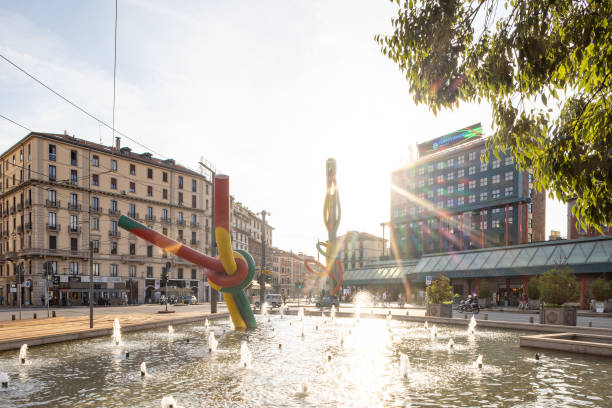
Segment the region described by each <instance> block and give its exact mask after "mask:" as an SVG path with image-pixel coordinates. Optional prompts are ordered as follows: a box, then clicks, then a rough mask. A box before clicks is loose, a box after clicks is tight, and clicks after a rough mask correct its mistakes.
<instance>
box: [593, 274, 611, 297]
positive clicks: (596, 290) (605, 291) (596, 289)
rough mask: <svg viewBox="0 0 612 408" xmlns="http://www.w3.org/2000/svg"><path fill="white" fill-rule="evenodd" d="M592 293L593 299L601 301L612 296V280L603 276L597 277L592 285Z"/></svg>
mask: <svg viewBox="0 0 612 408" xmlns="http://www.w3.org/2000/svg"><path fill="white" fill-rule="evenodd" d="M591 295H592V296H593V299H595V300H597V301H599V302H603V301H604V300H608V299H610V298H612V287H611V286H610V282H608V281H607V280H605V279H603V278H597V279H595V282H593V284H592V285H591Z"/></svg>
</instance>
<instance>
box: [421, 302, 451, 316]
mask: <svg viewBox="0 0 612 408" xmlns="http://www.w3.org/2000/svg"><path fill="white" fill-rule="evenodd" d="M425 316H431V317H453V305H452V304H450V303H449V304H440V303H437V304H433V303H428V304H427V310H426V311H425Z"/></svg>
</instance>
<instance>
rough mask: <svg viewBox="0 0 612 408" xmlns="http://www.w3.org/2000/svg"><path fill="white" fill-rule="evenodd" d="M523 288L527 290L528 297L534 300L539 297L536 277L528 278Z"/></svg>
mask: <svg viewBox="0 0 612 408" xmlns="http://www.w3.org/2000/svg"><path fill="white" fill-rule="evenodd" d="M525 290H526V291H527V298H528V299H534V300H535V299H539V298H540V288H539V286H538V278H535V277H534V278H531V279H529V281H528V282H527V285H526V287H525Z"/></svg>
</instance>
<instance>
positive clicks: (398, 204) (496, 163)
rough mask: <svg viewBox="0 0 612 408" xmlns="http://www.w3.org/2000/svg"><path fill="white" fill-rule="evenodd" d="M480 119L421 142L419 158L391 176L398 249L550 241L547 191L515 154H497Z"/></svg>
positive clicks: (406, 255)
mask: <svg viewBox="0 0 612 408" xmlns="http://www.w3.org/2000/svg"><path fill="white" fill-rule="evenodd" d="M485 143H486V139H485V138H484V137H483V134H482V126H481V125H480V124H475V125H472V126H468V127H466V128H463V129H461V130H458V131H455V132H452V133H449V134H447V135H444V136H441V137H438V138H436V139H433V140H430V141H428V142H425V143H422V144H419V145H418V154H419V157H418V159H417V160H415V161H412V162H411V163H409V164H408V165H407V166H405V167H402V168H401V169H398V170H396V171H394V172H392V174H391V183H392V189H391V221H390V223H389V226H390V230H391V234H390V236H391V252H392V253H391V255H392V256H394V257H395V258H400V259H414V258H419V257H421V256H423V255H426V254H432V253H441V252H452V251H462V250H470V249H479V248H488V247H496V246H508V245H516V244H523V243H528V242H535V241H544V240H545V239H546V238H545V231H544V227H545V225H544V223H545V218H546V217H545V213H546V195H545V192H538V191H536V190H535V189H534V186H533V180H532V175H531V172H529V171H523V170H519V169H518V168H517V166H516V165H515V163H514V161H513V159H512V156H510V155H509V154H500V155H499V157H496V156H495V155H493V154H491V155H490V159H489V161H488V162H485V161H483V160H482V157H483V155H484V154H485V153H486V145H485Z"/></svg>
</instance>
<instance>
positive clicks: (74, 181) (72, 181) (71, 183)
mask: <svg viewBox="0 0 612 408" xmlns="http://www.w3.org/2000/svg"><path fill="white" fill-rule="evenodd" d="M68 184H70V185H71V186H78V185H79V180H75V179H70V180H68Z"/></svg>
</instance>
